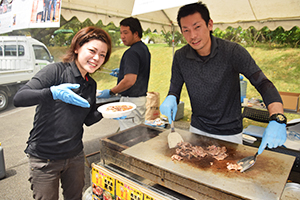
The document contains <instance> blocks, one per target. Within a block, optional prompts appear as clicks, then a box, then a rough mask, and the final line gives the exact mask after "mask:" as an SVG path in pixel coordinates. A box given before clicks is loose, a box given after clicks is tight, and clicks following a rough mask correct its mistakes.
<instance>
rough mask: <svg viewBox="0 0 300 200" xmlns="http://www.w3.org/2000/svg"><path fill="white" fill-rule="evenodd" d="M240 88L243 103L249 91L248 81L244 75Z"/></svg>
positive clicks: (241, 78)
mask: <svg viewBox="0 0 300 200" xmlns="http://www.w3.org/2000/svg"><path fill="white" fill-rule="evenodd" d="M240 89H241V103H243V102H244V98H246V93H247V81H245V80H244V77H243V76H242V75H240Z"/></svg>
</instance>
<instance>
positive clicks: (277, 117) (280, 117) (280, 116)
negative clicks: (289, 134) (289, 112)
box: [269, 113, 287, 124]
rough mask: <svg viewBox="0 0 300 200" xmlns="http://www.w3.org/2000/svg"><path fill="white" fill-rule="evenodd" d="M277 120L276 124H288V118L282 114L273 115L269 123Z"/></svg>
mask: <svg viewBox="0 0 300 200" xmlns="http://www.w3.org/2000/svg"><path fill="white" fill-rule="evenodd" d="M272 120H275V121H276V122H278V123H280V124H286V121H287V119H286V117H285V116H284V115H283V114H281V113H277V114H273V115H271V117H270V119H269V121H272Z"/></svg>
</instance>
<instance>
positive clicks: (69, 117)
mask: <svg viewBox="0 0 300 200" xmlns="http://www.w3.org/2000/svg"><path fill="white" fill-rule="evenodd" d="M62 83H78V84H80V88H78V89H75V90H73V91H74V92H75V93H77V94H79V95H80V96H82V97H83V98H85V99H86V100H87V101H88V102H89V103H90V108H82V107H79V106H75V105H71V104H68V103H64V102H62V101H61V100H53V97H52V93H51V91H50V87H51V86H53V85H60V84H62ZM14 104H15V106H32V105H37V108H36V113H35V116H34V123H33V128H32V130H31V131H30V136H29V139H28V141H27V144H28V146H27V148H26V150H25V152H26V153H28V154H30V155H33V156H36V157H38V158H42V159H52V160H57V159H67V158H71V157H74V156H76V155H77V154H78V153H79V152H80V151H82V149H83V144H82V134H83V124H86V125H88V126H89V125H92V124H93V123H96V122H98V121H99V120H100V119H101V118H102V115H101V114H100V113H99V112H98V111H97V108H96V82H95V81H94V80H93V79H92V78H91V77H90V76H89V75H87V76H86V78H85V79H84V78H83V77H82V76H81V74H80V72H79V70H78V68H77V66H76V65H75V63H74V62H72V63H55V64H50V65H48V66H46V67H45V68H43V69H41V70H40V71H39V72H38V73H37V74H36V75H35V76H34V77H33V78H32V79H31V80H30V81H29V82H28V83H27V84H26V85H25V86H24V87H23V88H21V89H20V90H19V91H18V92H17V94H16V95H15V97H14Z"/></svg>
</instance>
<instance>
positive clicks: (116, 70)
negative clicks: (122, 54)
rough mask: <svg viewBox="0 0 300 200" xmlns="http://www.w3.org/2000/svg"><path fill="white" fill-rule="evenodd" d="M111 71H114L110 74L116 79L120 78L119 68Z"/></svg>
mask: <svg viewBox="0 0 300 200" xmlns="http://www.w3.org/2000/svg"><path fill="white" fill-rule="evenodd" d="M111 71H112V72H111V73H110V75H111V76H114V77H118V76H119V71H120V69H119V68H116V69H113V70H111Z"/></svg>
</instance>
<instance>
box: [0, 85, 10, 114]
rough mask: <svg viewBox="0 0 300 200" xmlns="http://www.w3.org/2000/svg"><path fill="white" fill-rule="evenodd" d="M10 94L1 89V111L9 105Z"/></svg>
mask: <svg viewBox="0 0 300 200" xmlns="http://www.w3.org/2000/svg"><path fill="white" fill-rule="evenodd" d="M8 102H9V101H8V95H7V94H6V92H4V91H2V90H0V111H2V110H5V109H6V108H7V106H8Z"/></svg>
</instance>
